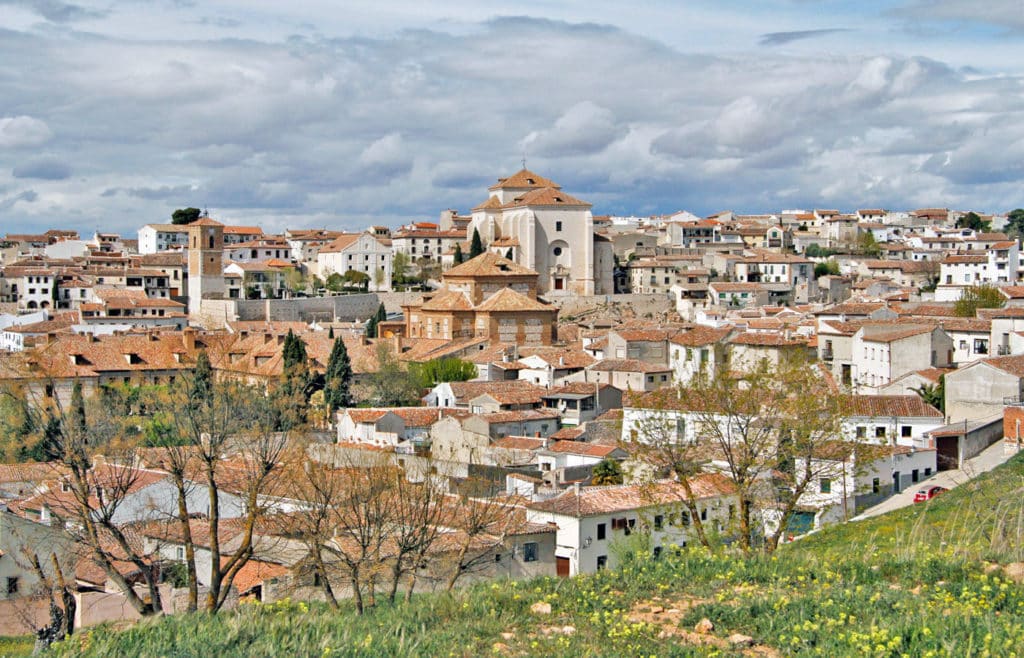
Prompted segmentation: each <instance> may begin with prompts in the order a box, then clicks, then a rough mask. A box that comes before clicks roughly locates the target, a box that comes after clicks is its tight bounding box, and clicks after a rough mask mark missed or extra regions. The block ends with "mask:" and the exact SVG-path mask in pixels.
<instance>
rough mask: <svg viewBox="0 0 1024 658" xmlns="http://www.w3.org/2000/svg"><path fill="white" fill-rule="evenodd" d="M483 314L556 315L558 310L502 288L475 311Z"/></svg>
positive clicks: (477, 306) (509, 289)
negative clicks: (523, 313) (526, 312)
mask: <svg viewBox="0 0 1024 658" xmlns="http://www.w3.org/2000/svg"><path fill="white" fill-rule="evenodd" d="M474 310H477V311H483V312H490V313H496V312H515V311H545V312H550V313H557V312H558V309H557V308H555V307H554V306H552V305H550V304H545V303H543V302H540V301H537V300H536V299H530V298H529V297H527V296H526V295H524V294H522V293H521V292H516V291H515V290H512V289H511V288H502V289H501V290H499V291H498V292H496V293H494V294H493V295H491V296H490V297H488V298H487V299H485V300H484V301H482V302H481V303H479V304H477V305H476V307H475V309H474Z"/></svg>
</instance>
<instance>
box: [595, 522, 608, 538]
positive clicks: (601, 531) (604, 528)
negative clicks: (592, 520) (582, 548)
mask: <svg viewBox="0 0 1024 658" xmlns="http://www.w3.org/2000/svg"><path fill="white" fill-rule="evenodd" d="M607 536H608V525H607V524H605V523H598V524H597V541H601V540H602V539H605V538H606V537H607Z"/></svg>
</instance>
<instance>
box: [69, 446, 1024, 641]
mask: <svg viewBox="0 0 1024 658" xmlns="http://www.w3.org/2000/svg"><path fill="white" fill-rule="evenodd" d="M1022 491H1024V458H1022V457H1016V458H1014V459H1012V460H1011V461H1010V462H1008V463H1007V464H1006V465H1005V466H1003V467H1001V468H999V469H997V470H995V471H993V472H992V473H989V474H987V475H985V476H982V477H981V478H979V479H978V480H977V481H975V482H974V483H972V484H970V485H967V486H964V487H961V488H959V489H957V490H954V491H952V492H950V493H948V494H946V495H944V496H941V497H939V498H937V499H935V500H934V501H932V502H931V503H928V504H926V505H916V506H914V507H913V508H910V509H905V510H901V511H899V512H896V513H894V514H890V515H887V516H883V517H879V518H876V519H871V520H868V521H864V522H859V523H854V524H849V525H846V526H843V527H838V528H833V529H829V530H827V531H824V532H821V533H818V534H817V535H815V536H813V537H810V538H808V539H805V540H802V541H799V542H797V543H795V544H793V545H790V546H787V547H785V548H784V549H783V550H781V551H780V552H779V553H778V555H777V556H775V557H772V558H758V559H753V560H742V559H738V558H735V557H730V556H723V555H717V556H711V555H707V554H705V553H704V552H703V551H690V552H684V553H682V554H681V555H665V556H663V557H662V558H661V559H658V560H652V559H648V558H646V557H643V558H641V557H637V558H636V559H634V560H631V561H629V563H628V564H627V565H626V566H625V567H624V568H622V569H620V570H617V571H615V572H602V573H600V574H597V575H594V576H589V577H582V578H577V579H571V580H565V581H558V580H555V579H541V580H538V581H533V582H529V583H518V584H517V583H500V584H499V583H495V584H488V585H482V586H478V587H474V588H471V589H468V590H465V591H460V592H458V593H456V594H454V595H452V596H444V595H423V596H419V597H416V598H415V599H414V601H413V602H412V603H411V604H409V605H404V606H399V607H397V608H393V609H392V608H388V607H386V606H383V607H379V608H377V609H375V610H371V611H370V612H369V614H367V615H366V616H364V617H361V618H360V617H355V616H354V615H352V614H350V613H349V612H348V611H345V612H344V613H342V614H338V613H332V612H331V611H329V610H328V609H327V608H326V607H323V606H320V605H315V604H305V603H289V602H283V603H278V604H273V605H258V604H256V605H248V606H245V607H244V609H243V610H242V611H240V612H238V613H235V614H223V615H221V616H218V617H216V618H211V617H207V616H195V617H185V616H179V617H174V618H167V619H161V620H158V621H155V622H150V623H144V624H140V625H138V626H136V627H134V628H131V629H129V630H126V631H124V632H120V633H112V632H110V631H109V630H107V629H98V630H93V631H92V632H89V633H82V634H80V635H78V636H76V637H75V638H73V640H72V641H71V642H69V643H67V644H66V645H65V646H62V647H58V648H57V649H56V651H55V653H56V654H58V655H63V656H72V655H85V656H96V657H99V656H111V657H114V656H118V657H119V656H128V655H131V656H168V655H174V656H210V655H217V656H218V657H219V658H230V657H234V656H239V657H241V656H281V655H287V656H383V655H409V656H459V657H462V656H482V655H520V656H544V655H559V656H638V655H644V656H704V655H762V656H775V655H821V656H903V655H909V656H943V655H949V656H967V655H998V656H1011V655H1017V653H1019V652H1020V651H1021V647H1024V623H1022V621H1024V614H1022V613H1024V587H1022V586H1020V585H1018V584H1015V583H1013V582H1012V581H1011V580H1009V578H1008V576H1007V575H1006V574H1005V573H1004V571H1003V570H998V571H997V567H996V566H994V565H992V564H990V563H986V562H985V560H991V561H995V562H999V563H1002V564H1006V563H1009V562H1014V561H1017V560H1019V559H1020V558H1021V551H1022V548H1021V541H1020V540H1021V536H1022V533H1024V511H1022V508H1021V504H1020V501H1021V500H1022V497H1021V494H1022ZM628 548H633V549H636V551H637V552H636V554H637V555H638V556H639V555H641V554H642V555H646V554H647V551H644V550H643V547H642V546H640V545H636V546H633V547H624V549H628ZM986 572H988V573H986ZM537 603H541V604H542V605H541V606H539V607H541V608H546V606H545V605H543V604H548V605H550V609H551V612H550V613H547V614H544V613H538V612H536V611H535V610H536V608H537V607H538V606H536V605H535V604H537ZM531 608H533V610H531ZM704 619H707V620H709V621H710V622H711V624H710V625H708V624H706V623H705V624H702V623H701V622H702V620H704ZM702 626H703V629H702V630H704V631H705V632H703V633H701V632H697V631H696V630H695V629H697V628H701V627H702ZM708 626H713V629H712V628H708ZM737 634H739V635H744V636H748V637H747V638H746V639H745V638H742V637H738V636H737ZM730 636H733V637H732V640H730V639H729V638H730ZM1015 652H1017V653H1015Z"/></svg>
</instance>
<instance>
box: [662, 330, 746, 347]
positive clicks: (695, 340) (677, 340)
mask: <svg viewBox="0 0 1024 658" xmlns="http://www.w3.org/2000/svg"><path fill="white" fill-rule="evenodd" d="M732 331H733V328H732V327H720V328H717V329H716V328H714V327H707V326H704V325H699V326H696V327H694V328H693V329H690V330H689V331H684V332H680V333H677V334H676V335H675V336H673V337H672V343H673V344H675V345H683V346H684V347H701V346H704V345H712V344H714V343H717V342H719V341H722V340H724V339H725V338H726V337H727V336H728V335H729V334H730V333H732Z"/></svg>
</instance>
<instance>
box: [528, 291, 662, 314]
mask: <svg viewBox="0 0 1024 658" xmlns="http://www.w3.org/2000/svg"><path fill="white" fill-rule="evenodd" d="M548 301H550V302H551V303H552V304H554V305H555V306H557V307H558V308H559V309H560V312H559V314H558V317H559V319H560V320H566V319H570V318H575V317H577V316H588V315H590V316H594V315H596V314H604V313H611V314H613V315H625V316H631V317H638V318H642V317H647V316H648V315H650V316H651V317H658V316H659V315H663V314H665V313H669V312H671V313H673V314H674V313H675V309H674V304H673V299H672V295H671V294H669V293H658V294H649V295H640V294H626V295H591V296H586V297H556V298H553V299H550V300H548Z"/></svg>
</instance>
